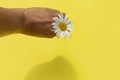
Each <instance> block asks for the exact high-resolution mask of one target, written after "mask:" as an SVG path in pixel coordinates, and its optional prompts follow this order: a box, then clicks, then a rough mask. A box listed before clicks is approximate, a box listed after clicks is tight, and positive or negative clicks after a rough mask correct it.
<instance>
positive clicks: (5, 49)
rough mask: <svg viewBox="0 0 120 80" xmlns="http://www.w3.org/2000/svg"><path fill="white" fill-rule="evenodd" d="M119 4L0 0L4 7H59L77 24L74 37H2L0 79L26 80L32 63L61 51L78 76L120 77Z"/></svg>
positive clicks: (95, 79) (108, 0)
mask: <svg viewBox="0 0 120 80" xmlns="http://www.w3.org/2000/svg"><path fill="white" fill-rule="evenodd" d="M119 4H120V1H119V0H0V6H1V7H9V8H10V7H21V8H26V7H36V6H37V7H49V8H54V9H58V10H60V11H63V12H65V13H67V14H68V17H69V18H70V19H71V21H72V22H73V23H74V24H75V31H74V32H72V38H71V39H57V38H54V39H45V38H37V37H31V36H26V35H21V34H13V35H9V36H5V37H1V38H0V80H24V79H25V77H26V75H27V74H28V73H29V71H30V70H31V69H32V68H33V67H35V66H36V65H38V64H42V63H44V62H48V63H49V61H51V60H53V59H54V58H55V57H57V56H59V55H61V56H64V58H65V59H67V60H68V61H69V62H70V63H71V64H72V65H73V66H74V68H75V70H76V71H77V74H78V80H120V50H119V49H120V38H119V37H120V10H119V9H120V5H119ZM33 80H34V79H33ZM63 80H64V79H63Z"/></svg>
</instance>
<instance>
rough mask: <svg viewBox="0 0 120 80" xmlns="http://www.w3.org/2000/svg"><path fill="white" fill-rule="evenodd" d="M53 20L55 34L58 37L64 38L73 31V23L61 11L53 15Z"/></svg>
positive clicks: (69, 35)
mask: <svg viewBox="0 0 120 80" xmlns="http://www.w3.org/2000/svg"><path fill="white" fill-rule="evenodd" d="M53 20H54V21H55V22H53V23H52V26H53V28H54V31H55V33H56V36H57V37H58V38H63V37H64V38H66V37H69V38H70V37H71V34H70V32H71V31H73V29H72V28H73V24H72V22H71V21H70V20H69V19H68V18H67V15H65V16H64V15H63V14H62V13H60V14H58V15H57V17H53Z"/></svg>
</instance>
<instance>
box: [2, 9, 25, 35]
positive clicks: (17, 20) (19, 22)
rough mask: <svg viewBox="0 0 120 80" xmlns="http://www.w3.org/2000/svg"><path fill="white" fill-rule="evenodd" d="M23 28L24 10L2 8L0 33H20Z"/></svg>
mask: <svg viewBox="0 0 120 80" xmlns="http://www.w3.org/2000/svg"><path fill="white" fill-rule="evenodd" d="M22 26H23V9H21V8H11V9H8V8H0V32H1V33H14V32H19V31H20V30H21V29H22Z"/></svg>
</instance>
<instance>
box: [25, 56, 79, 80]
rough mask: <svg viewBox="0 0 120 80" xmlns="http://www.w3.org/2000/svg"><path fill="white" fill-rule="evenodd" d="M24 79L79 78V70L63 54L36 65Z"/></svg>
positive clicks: (68, 79)
mask: <svg viewBox="0 0 120 80" xmlns="http://www.w3.org/2000/svg"><path fill="white" fill-rule="evenodd" d="M24 80H78V79H77V72H76V71H75V69H74V67H73V66H72V64H70V62H69V61H68V60H66V59H65V58H64V57H62V56H58V57H56V58H55V59H54V60H52V61H50V62H48V63H43V64H40V65H38V66H36V67H34V68H33V69H32V70H31V71H30V72H29V73H28V74H27V76H26V77H25V79H24Z"/></svg>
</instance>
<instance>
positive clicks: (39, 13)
mask: <svg viewBox="0 0 120 80" xmlns="http://www.w3.org/2000/svg"><path fill="white" fill-rule="evenodd" d="M59 13H60V11H58V10H55V9H49V8H38V7H34V8H25V9H23V8H10V9H8V8H0V36H5V35H8V34H12V33H22V34H25V35H30V36H36V37H41V38H53V37H54V36H55V33H54V29H53V28H52V25H51V23H53V22H54V21H53V19H52V18H53V17H56V16H57V14H59Z"/></svg>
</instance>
